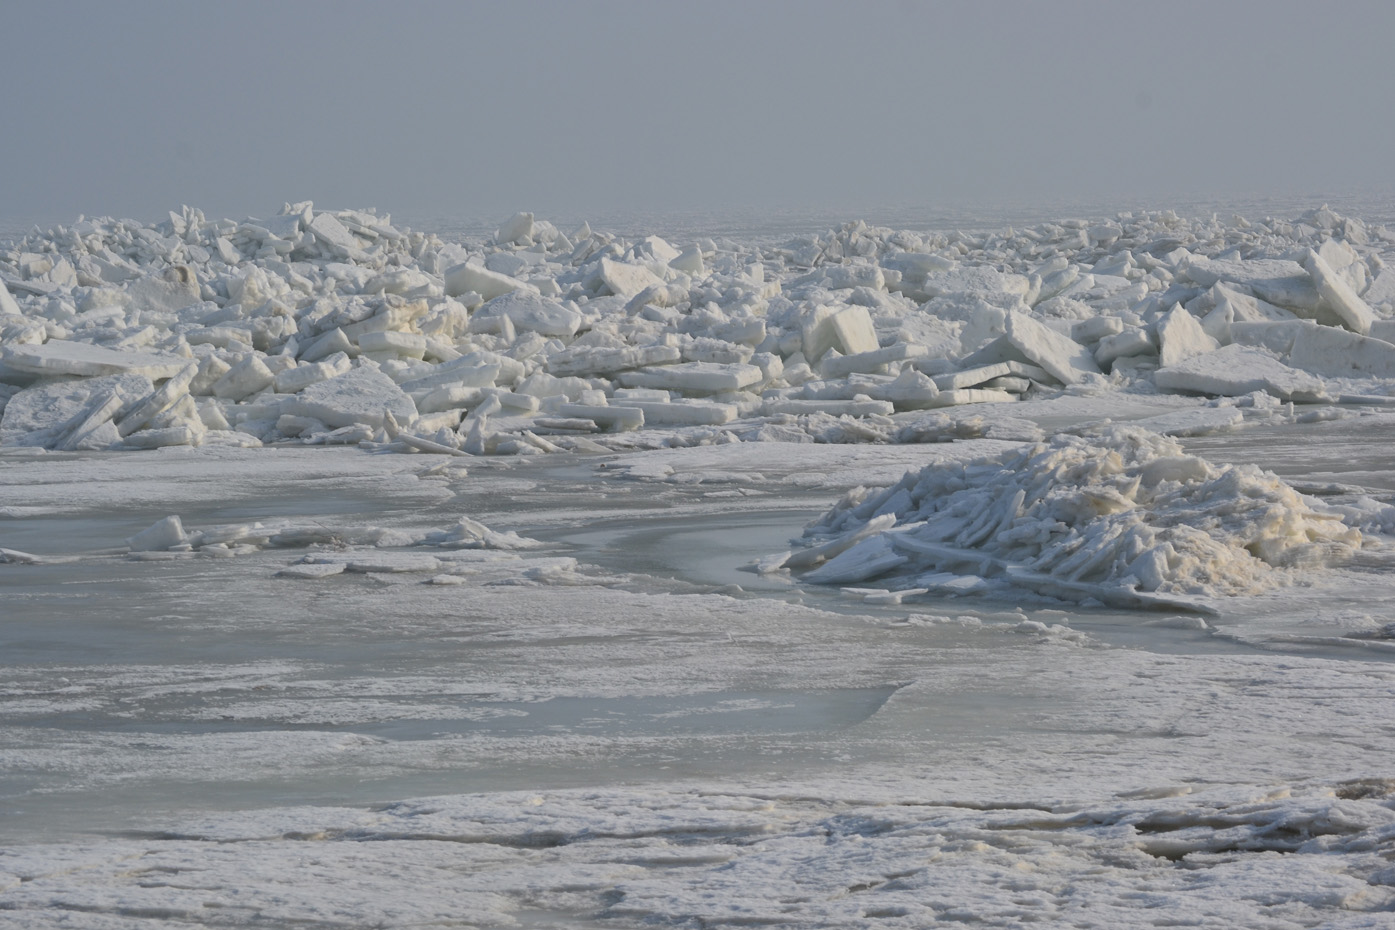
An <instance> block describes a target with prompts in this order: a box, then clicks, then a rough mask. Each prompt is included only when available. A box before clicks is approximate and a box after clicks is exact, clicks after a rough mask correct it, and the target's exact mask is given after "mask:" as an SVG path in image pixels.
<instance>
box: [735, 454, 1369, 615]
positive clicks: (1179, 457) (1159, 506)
mask: <svg viewBox="0 0 1395 930" xmlns="http://www.w3.org/2000/svg"><path fill="white" fill-rule="evenodd" d="M806 537H807V538H808V540H809V542H808V545H806V546H805V547H804V548H802V549H798V550H796V551H795V552H793V553H790V554H786V555H785V556H783V557H775V558H772V559H771V560H768V561H767V562H766V563H765V564H764V565H763V566H762V567H763V569H764V570H765V571H778V570H781V569H790V570H796V571H802V572H803V575H802V577H803V580H804V581H806V582H813V583H819V584H838V585H859V584H862V583H864V582H867V581H869V580H871V579H882V580H881V582H880V583H881V584H890V585H891V587H892V588H893V589H895V588H903V589H917V588H920V589H921V590H928V589H929V588H927V587H925V583H926V582H927V581H928V582H929V587H941V588H944V587H946V580H945V578H944V576H945V575H949V576H951V577H953V576H962V577H964V578H967V579H969V580H971V581H974V582H976V583H979V584H982V583H998V584H1006V585H1010V586H1018V587H1025V588H1028V589H1033V590H1038V591H1042V592H1043V593H1047V594H1051V595H1053V596H1057V597H1061V598H1064V599H1067V600H1072V601H1082V600H1086V599H1094V600H1097V601H1101V602H1104V603H1114V604H1122V605H1126V606H1139V605H1147V604H1150V603H1154V604H1160V605H1164V606H1166V605H1175V606H1185V605H1186V603H1187V602H1186V601H1185V600H1184V599H1185V598H1213V597H1217V596H1229V595H1244V594H1257V593H1260V592H1263V591H1265V590H1268V589H1270V588H1272V587H1273V586H1274V584H1275V583H1276V582H1281V581H1283V580H1284V578H1285V577H1286V575H1285V572H1286V571H1287V570H1305V571H1312V570H1317V569H1321V568H1324V567H1326V566H1328V565H1333V564H1337V563H1340V562H1342V561H1343V560H1345V559H1347V558H1349V557H1350V556H1351V555H1352V554H1354V553H1355V552H1356V551H1357V550H1359V549H1360V548H1361V546H1362V545H1363V537H1362V534H1361V532H1360V530H1357V529H1354V528H1352V527H1349V526H1347V525H1346V524H1345V523H1344V522H1343V520H1342V514H1341V513H1339V512H1336V511H1333V510H1329V509H1327V508H1325V507H1324V506H1323V505H1321V504H1319V503H1318V502H1316V501H1314V500H1312V499H1309V498H1305V497H1303V496H1302V495H1300V494H1299V493H1298V492H1296V491H1294V490H1293V489H1292V488H1291V487H1289V486H1288V485H1287V484H1285V483H1284V482H1283V481H1282V480H1280V479H1279V478H1278V477H1277V476H1275V475H1273V474H1271V473H1268V472H1264V471H1261V470H1260V469H1259V468H1257V467H1256V466H1253V465H1224V466H1215V465H1212V464H1211V463H1209V462H1207V461H1205V460H1204V459H1202V458H1199V457H1197V456H1193V455H1187V454H1185V453H1184V452H1183V450H1182V447H1181V446H1180V445H1179V444H1178V443H1177V442H1176V441H1175V440H1172V439H1168V438H1165V437H1162V436H1159V435H1157V434H1154V433H1150V432H1148V431H1146V430H1141V429H1137V428H1125V427H1116V428H1113V429H1110V430H1107V431H1105V432H1104V433H1102V434H1100V435H1098V436H1095V437H1092V438H1089V439H1087V438H1082V437H1077V436H1070V435H1065V434H1060V435H1057V436H1055V437H1053V438H1052V439H1051V440H1050V441H1049V442H1045V443H1036V444H1033V445H1029V446H1024V447H1022V448H1020V449H1016V450H1012V451H1007V452H1003V453H1000V454H997V455H992V456H986V457H983V458H979V459H976V460H973V461H969V462H965V463H962V464H961V463H955V462H940V463H936V464H932V465H929V466H927V467H925V468H924V469H922V470H920V471H919V472H908V473H907V474H906V476H905V477H904V478H903V479H902V480H901V481H900V482H898V483H897V484H895V485H892V486H890V487H887V488H882V489H877V490H872V489H867V488H858V489H855V490H854V491H852V492H850V493H849V494H848V495H847V496H846V497H845V498H844V499H843V500H842V501H841V502H840V503H839V504H838V505H836V506H835V507H834V508H833V509H831V510H830V511H829V512H828V513H826V514H825V515H824V516H823V517H822V518H820V519H819V520H817V521H816V522H815V523H813V524H812V525H811V526H810V527H809V528H808V530H807V531H806ZM951 587H952V586H951ZM961 587H962V586H961Z"/></svg>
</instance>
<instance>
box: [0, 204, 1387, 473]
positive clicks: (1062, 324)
mask: <svg viewBox="0 0 1395 930" xmlns="http://www.w3.org/2000/svg"><path fill="white" fill-rule="evenodd" d="M1392 248H1395V235H1393V234H1392V233H1391V232H1389V231H1387V230H1386V229H1384V228H1382V227H1376V228H1368V227H1366V226H1365V225H1363V224H1362V223H1361V222H1360V221H1359V220H1356V219H1350V218H1342V217H1340V216H1337V215H1336V214H1334V213H1332V212H1331V211H1330V210H1327V209H1326V208H1323V209H1319V210H1315V211H1313V212H1311V213H1310V214H1308V215H1306V216H1304V217H1303V218H1302V219H1301V220H1300V221H1297V222H1284V221H1279V220H1265V221H1263V222H1258V223H1250V222H1247V221H1245V220H1243V219H1240V218H1238V217H1237V218H1235V219H1233V220H1232V221H1230V222H1228V223H1227V222H1220V221H1217V220H1215V219H1210V220H1203V221H1187V220H1183V219H1181V218H1178V217H1176V216H1174V215H1172V214H1170V213H1162V214H1143V215H1129V214H1121V215H1120V216H1119V217H1118V218H1117V219H1116V220H1115V221H1111V222H1107V223H1103V224H1099V225H1090V224H1088V223H1085V222H1082V221H1067V222H1062V223H1057V224H1047V225H1043V226H1039V227H1036V228H1032V229H1024V230H1013V229H1008V230H1005V231H1003V232H1001V233H997V234H991V235H977V234H975V235H971V234H964V233H953V234H948V235H941V234H918V233H912V232H904V231H901V232H898V231H893V230H890V229H879V228H871V227H868V226H866V225H865V224H862V223H855V224H849V225H847V226H844V227H842V228H841V229H837V230H831V231H829V232H828V233H825V234H823V235H820V236H811V237H807V238H803V239H798V240H795V241H793V242H790V243H786V244H783V245H778V246H776V245H763V244H758V243H746V244H740V243H734V242H730V241H726V240H721V241H714V240H712V239H699V240H698V241H695V242H691V243H684V244H683V247H682V248H678V247H675V246H673V245H670V244H669V243H668V242H666V241H665V240H664V239H662V238H659V237H658V236H648V237H644V238H639V239H634V240H629V239H625V238H620V237H617V236H613V235H608V234H605V233H601V232H596V231H593V230H591V229H590V228H589V227H587V226H586V225H583V226H582V227H581V228H580V229H578V230H575V231H574V232H572V233H570V234H564V233H562V232H560V231H559V230H557V229H556V228H555V227H554V226H553V225H552V224H550V223H547V222H544V221H538V220H535V219H534V218H533V217H532V215H530V214H519V215H518V216H516V217H514V218H513V219H512V220H510V221H509V222H508V223H507V224H505V225H504V227H503V228H501V229H500V230H499V231H498V232H497V233H496V234H495V236H494V237H493V238H492V239H491V240H490V241H487V242H484V241H469V242H443V241H442V240H441V239H439V238H438V237H436V236H435V235H430V234H423V233H419V232H408V231H405V230H399V229H397V228H395V227H394V226H393V225H392V224H391V222H390V221H389V219H388V218H387V217H384V216H379V215H376V214H374V213H372V212H358V211H338V212H326V211H319V212H317V211H315V210H314V209H313V208H312V206H311V204H309V203H301V204H295V205H287V206H286V207H285V208H284V209H282V210H281V212H280V213H279V214H277V215H276V216H274V217H270V218H269V219H265V220H247V221H244V222H240V223H239V222H233V221H229V220H220V221H210V220H207V219H205V218H204V216H203V214H201V213H200V212H199V211H197V210H192V209H189V208H184V209H183V210H182V211H181V212H180V213H178V214H174V213H172V214H170V217H169V219H168V220H167V221H166V222H163V223H160V224H158V225H156V226H153V227H148V226H143V225H141V224H139V223H135V222H131V221H116V220H110V219H104V220H85V219H84V220H80V221H79V222H77V223H75V224H73V225H71V226H66V227H58V228H56V229H53V230H50V231H47V232H42V231H39V230H37V229H36V230H35V231H33V232H32V233H31V234H29V235H28V236H26V237H25V238H24V239H23V240H22V241H19V242H11V243H4V244H0V282H3V287H0V404H3V420H0V444H4V445H26V446H38V447H43V448H48V449H59V450H75V449H149V448H154V447H160V446H169V445H179V444H194V445H197V444H201V443H225V444H226V443H234V444H239V445H258V444H262V443H275V442H297V443H362V444H364V445H365V446H366V447H367V448H371V449H376V450H396V451H412V450H418V451H430V452H437V453H442V452H444V453H454V454H475V455H478V454H510V453H533V452H549V451H555V450H558V449H591V450H594V449H595V448H596V445H597V444H598V443H599V444H600V445H602V446H606V447H609V448H617V447H627V448H635V447H660V446H665V445H668V446H673V445H693V444H698V443H709V442H726V441H733V440H745V441H749V440H763V439H765V440H768V439H774V440H786V441H791V440H797V441H810V440H811V439H812V440H822V441H842V442H848V441H923V440H925V439H926V438H935V437H936V436H938V435H940V432H941V431H939V430H937V429H936V428H934V427H935V424H941V425H943V424H945V423H946V422H950V423H951V425H952V417H950V418H949V420H948V421H947V419H946V417H945V414H944V411H940V412H939V413H933V414H928V413H926V411H934V410H936V409H937V408H949V407H958V406H962V405H970V404H983V403H998V402H1011V401H1016V400H1018V399H1020V398H1022V397H1024V396H1028V397H1030V396H1041V395H1049V394H1050V393H1052V392H1059V391H1062V390H1070V391H1076V392H1080V391H1086V392H1098V391H1102V390H1119V391H1133V392H1156V391H1163V392H1186V393H1198V394H1206V395H1213V396H1225V397H1238V396H1243V395H1250V394H1253V393H1254V392H1264V393H1266V394H1268V395H1272V396H1273V397H1274V398H1277V399H1279V400H1282V401H1294V402H1298V403H1325V402H1333V401H1337V400H1353V399H1354V400H1357V401H1361V400H1366V401H1370V402H1377V401H1382V400H1384V399H1386V398H1387V397H1388V396H1389V395H1390V394H1391V393H1392V391H1391V388H1392V387H1395V345H1392V343H1391V341H1387V340H1395V320H1392V319H1390V318H1389V317H1390V316H1391V315H1392V311H1393V310H1395V270H1391V269H1387V268H1386V267H1385V264H1384V261H1385V258H1386V257H1387V256H1388V255H1389V253H1390V251H1391V249H1392ZM922 422H925V423H929V424H930V426H928V427H926V428H917V426H916V424H918V423H922ZM950 432H951V433H952V432H953V430H952V429H951V430H950Z"/></svg>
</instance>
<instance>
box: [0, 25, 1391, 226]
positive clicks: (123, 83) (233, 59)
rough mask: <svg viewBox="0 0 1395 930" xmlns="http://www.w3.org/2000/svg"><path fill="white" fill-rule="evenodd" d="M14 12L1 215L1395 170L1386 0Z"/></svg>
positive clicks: (908, 191)
mask: <svg viewBox="0 0 1395 930" xmlns="http://www.w3.org/2000/svg"><path fill="white" fill-rule="evenodd" d="M0 22H3V26H4V33H5V41H4V43H3V46H4V48H3V51H0V81H3V86H4V88H5V89H6V94H5V104H4V108H3V113H4V116H3V121H2V123H0V125H3V127H4V129H3V132H2V133H0V177H3V178H4V181H3V186H0V216H11V217H14V216H19V217H25V218H34V219H45V220H63V219H69V218H71V217H73V216H75V215H76V214H78V213H87V214H89V215H95V214H119V215H128V216H134V217H137V218H153V217H157V216H159V215H161V214H162V213H163V211H164V210H166V209H170V208H177V207H178V206H179V204H181V203H189V204H192V205H196V206H201V207H203V208H204V209H205V210H206V211H207V212H209V213H216V214H219V215H229V216H244V215H248V214H252V215H264V214H266V213H270V212H274V211H275V209H276V208H277V207H279V206H280V204H281V202H282V201H285V200H300V199H313V200H315V201H316V202H318V203H321V204H322V205H324V206H359V207H367V206H376V207H379V208H381V209H386V210H391V211H394V212H400V213H409V214H415V215H432V216H453V215H472V216H474V215H488V214H491V213H497V214H507V213H508V212H510V211H512V210H514V209H532V210H537V211H541V212H543V213H547V212H549V211H559V212H567V213H572V214H577V213H582V214H584V213H586V212H587V211H612V212H613V211H615V210H618V209H639V210H645V211H667V210H692V209H703V208H715V209H721V208H727V207H740V206H771V207H780V208H786V209H789V208H793V209H837V210H846V211H849V212H850V213H855V212H856V211H857V210H858V209H859V208H868V207H871V206H875V205H886V204H896V203H909V204H934V203H941V202H952V203H957V204H976V203H982V204H1000V203H1004V202H1011V203H1039V202H1045V201H1060V200H1084V201H1097V200H1100V199H1108V198H1130V197H1144V196H1149V197H1156V196H1185V197H1204V196H1238V195H1264V194H1274V195H1290V194H1302V193H1308V192H1314V191H1324V192H1345V193H1354V192H1360V191H1367V190H1373V189H1374V190H1382V191H1389V190H1391V189H1392V188H1395V183H1392V164H1395V159H1393V158H1392V155H1395V64H1392V59H1391V47H1392V43H1395V3H1391V2H1389V0H1375V2H1355V0H1352V2H1325V3H1315V2H1306V0H1305V2H1288V0H1255V2H1224V0H1211V2H1138V3H1135V2H1124V0H1117V2H1068V0H1060V2H1036V3H1025V2H988V0H984V2H970V3H937V2H914V0H903V2H868V0H858V2H825V0H807V2H799V3H790V2H759V0H743V2H725V0H701V2H698V0H690V2H684V3H676V2H662V0H656V2H647V3H640V2H629V3H620V2H580V0H578V2H566V3H533V2H518V3H468V2H458V3H434V2H433V3H427V2H417V3H413V2H404V0H398V2H393V3H387V2H381V3H364V2H357V0H337V2H304V0H302V2H280V0H278V2H220V3H205V2H193V0H179V2H168V3H166V2H139V0H133V2H109V0H108V2H96V3H86V2H84V3H75V2H54V0H0Z"/></svg>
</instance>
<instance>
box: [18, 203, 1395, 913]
mask: <svg viewBox="0 0 1395 930" xmlns="http://www.w3.org/2000/svg"><path fill="white" fill-rule="evenodd" d="M655 232H658V233H664V232H665V231H664V230H662V229H657V230H648V231H645V232H643V233H642V234H639V235H633V236H621V235H616V234H612V233H607V232H603V231H598V230H594V229H592V228H591V227H589V226H582V227H581V228H579V229H576V230H575V231H563V230H560V229H558V228H557V227H556V226H554V225H553V224H551V223H549V222H547V221H546V220H544V219H542V218H540V217H538V216H536V215H534V214H529V213H520V214H518V215H516V216H514V217H512V218H511V219H509V220H508V221H506V222H505V223H503V224H502V225H501V226H500V227H499V228H498V230H497V231H496V232H495V234H494V235H493V236H490V237H475V238H466V239H460V240H458V241H448V240H449V237H443V236H440V235H436V234H432V233H430V232H413V231H409V230H406V229H404V228H401V227H400V226H398V225H394V224H393V223H392V221H391V220H390V218H388V217H387V216H384V215H380V214H377V213H374V212H370V211H355V210H337V211H325V210H317V209H316V208H315V207H314V206H313V205H312V204H309V203H301V204H294V205H287V206H286V207H285V208H284V209H283V210H281V211H280V213H279V214H278V215H277V216H274V217H267V218H263V219H250V220H245V221H229V220H209V219H207V218H206V217H204V216H203V215H202V214H200V213H199V212H198V211H196V210H191V209H187V208H186V209H184V210H181V211H180V212H178V213H173V214H171V215H170V216H169V218H168V220H167V221H165V222H162V223H159V224H155V225H153V226H146V225H143V224H141V223H137V222H132V221H116V220H107V219H99V220H88V219H83V220H80V221H79V222H77V223H75V224H72V225H71V226H67V227H63V228H56V229H53V230H49V231H39V230H36V231H34V232H31V233H30V234H29V235H27V236H25V237H24V238H22V239H18V240H15V241H13V242H9V243H3V244H0V284H3V289H0V405H3V412H0V584H3V585H4V592H3V593H4V597H3V604H4V606H3V607H2V608H0V655H3V656H4V661H3V663H0V915H3V916H0V924H3V925H4V926H6V927H8V926H15V927H19V928H56V927H70V926H81V927H91V928H115V930H137V928H140V930H156V928H161V927H195V926H219V927H239V926H267V925H275V926H302V925H304V926H311V925H314V926H324V927H345V928H348V927H361V926H383V927H429V926H455V925H459V926H480V927H513V926H523V927H557V928H562V927H567V928H572V927H585V926H609V927H652V926H660V925H662V926H683V927H686V926H706V927H737V926H751V925H756V924H759V925H763V926H776V927H791V928H795V927H798V928H804V927H840V928H841V927H907V928H910V927H925V926H932V925H938V924H940V923H945V922H951V921H952V922H959V923H967V924H969V925H979V926H1016V925H1022V924H1026V923H1033V924H1036V925H1039V926H1044V927H1082V928H1083V927H1092V928H1094V927H1098V928H1119V927H1152V926H1159V925H1178V924H1186V925H1189V926H1200V927H1214V928H1227V930H1228V928H1233V927H1266V928H1274V930H1287V928H1300V927H1302V928H1307V927H1316V926H1323V927H1344V928H1346V927H1350V928H1358V927H1359V928H1376V927H1380V928H1384V927H1388V926H1389V925H1390V920H1391V915H1392V914H1395V870H1392V865H1391V861H1390V857H1389V851H1390V849H1391V848H1392V846H1393V845H1395V769H1392V764H1391V761H1390V760H1391V759H1392V758H1395V742H1392V737H1391V733H1390V727H1389V719H1388V718H1389V708H1390V706H1391V701H1392V699H1393V698H1395V664H1392V663H1395V627H1392V621H1395V586H1392V585H1391V583H1390V578H1391V571H1392V569H1395V557H1392V556H1391V554H1390V553H1391V549H1390V545H1391V542H1392V535H1395V503H1392V502H1395V474H1392V472H1391V470H1390V467H1389V456H1388V454H1387V450H1388V448H1389V447H1390V443H1391V442H1392V441H1395V411H1392V410H1391V409H1390V408H1391V407H1392V406H1395V342H1392V340H1395V319H1393V318H1392V317H1395V302H1392V301H1393V298H1392V295H1395V285H1392V284H1391V277H1390V272H1389V270H1388V269H1387V267H1386V265H1387V263H1388V262H1389V261H1390V260H1391V258H1392V253H1395V235H1392V234H1391V233H1390V232H1389V231H1388V230H1386V229H1385V228H1384V227H1381V226H1377V225H1368V224H1367V223H1364V222H1363V221H1362V220H1360V219H1358V218H1356V217H1342V216H1339V215H1337V214H1336V213H1334V212H1333V211H1331V210H1328V209H1325V208H1323V209H1317V210H1313V211H1310V212H1309V213H1307V214H1305V215H1303V216H1299V217H1295V218H1286V219H1273V218H1266V219H1263V220H1257V219H1253V218H1252V219H1251V220H1244V219H1241V218H1239V217H1235V218H1231V219H1219V218H1216V217H1210V218H1204V219H1186V218H1183V217H1179V216H1176V215H1174V214H1171V213H1155V214H1153V213H1150V214H1120V215H1117V216H1114V217H1111V218H1107V219H1094V220H1089V221H1087V220H1076V219H1067V220H1061V221H1058V222H1045V223H1040V224H1037V225H1034V226H1031V227H1022V228H1016V229H1004V230H1002V231H999V232H992V233H984V232H972V233H965V232H925V231H907V230H892V229H884V228H877V227H870V226H867V225H866V224H861V223H851V224H848V225H845V226H841V227H838V228H835V229H831V230H828V231H826V232H822V233H817V234H811V235H804V236H799V237H797V238H794V239H792V240H788V241H782V242H772V241H770V240H768V239H765V238H759V237H744V238H743V239H742V240H741V241H734V240H733V239H731V238H722V237H719V236H716V235H710V234H706V233H705V234H703V235H687V234H682V233H668V234H666V235H664V236H662V237H661V236H660V235H655V234H654V233H655ZM382 453H388V454H382ZM840 500H841V503H840Z"/></svg>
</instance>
